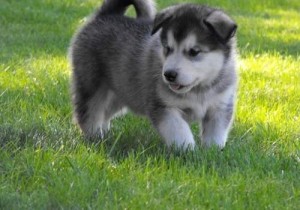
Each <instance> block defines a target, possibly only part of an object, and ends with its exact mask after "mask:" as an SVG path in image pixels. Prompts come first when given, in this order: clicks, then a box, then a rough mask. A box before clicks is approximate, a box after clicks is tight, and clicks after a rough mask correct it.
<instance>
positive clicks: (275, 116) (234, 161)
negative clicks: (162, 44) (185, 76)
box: [0, 0, 300, 209]
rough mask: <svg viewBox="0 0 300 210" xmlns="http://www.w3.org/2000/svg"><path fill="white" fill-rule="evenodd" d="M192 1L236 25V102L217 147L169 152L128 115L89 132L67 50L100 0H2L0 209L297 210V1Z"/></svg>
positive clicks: (161, 5) (299, 24)
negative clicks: (74, 105)
mask: <svg viewBox="0 0 300 210" xmlns="http://www.w3.org/2000/svg"><path fill="white" fill-rule="evenodd" d="M176 2H181V1H175V0H167V1H165V0H164V1H163V0H160V1H158V8H164V7H166V6H168V5H171V4H174V3H176ZM190 2H197V3H206V4H208V5H211V6H216V7H220V8H223V9H224V10H225V11H227V12H228V13H230V14H231V16H232V17H233V18H234V19H235V20H236V21H237V23H238V25H239V29H238V47H239V53H240V58H239V74H240V81H239V83H240V84H239V94H238V102H237V108H236V116H235V122H234V125H233V128H232V132H231V134H230V136H229V141H228V144H227V146H226V148H225V149H224V150H223V151H219V150H217V149H215V148H212V149H208V150H207V149H203V148H198V149H196V151H194V152H187V153H180V152H175V151H170V150H168V149H167V148H165V146H164V144H163V143H162V142H161V139H160V137H159V136H158V135H157V133H156V132H155V130H154V129H153V128H152V127H151V125H150V123H149V122H148V121H147V120H146V119H144V118H141V117H137V116H134V115H132V114H129V115H127V116H126V117H122V118H119V119H116V120H114V122H113V128H112V131H111V132H110V134H109V135H108V136H107V138H106V139H105V140H104V141H102V142H100V141H97V140H94V141H87V140H86V139H84V138H83V137H82V136H81V134H80V132H79V130H78V128H77V127H76V126H75V125H74V124H73V123H72V109H71V104H70V94H69V78H70V69H69V65H68V62H67V58H66V54H67V48H68V45H69V41H70V39H71V37H72V35H73V33H74V32H75V30H76V28H77V27H78V26H79V25H81V24H82V23H83V22H84V20H85V18H86V17H87V16H88V15H89V14H90V13H91V12H92V11H93V10H94V9H95V8H96V7H97V6H98V5H99V3H100V1H99V0H86V1H81V0H22V1H11V0H3V1H1V4H0V14H1V15H0V107H1V110H0V209H299V207H300V41H299V40H300V1H298V0H288V1H287V0H263V1H258V0H253V1H245V0H231V1H230V0H228V1H221V0H210V1H208V0H207V1H205V0H203V1H200V0H198V1H195V0H194V1H192V0H191V1H190ZM193 131H194V133H195V135H196V136H198V135H197V133H198V127H197V126H196V125H193Z"/></svg>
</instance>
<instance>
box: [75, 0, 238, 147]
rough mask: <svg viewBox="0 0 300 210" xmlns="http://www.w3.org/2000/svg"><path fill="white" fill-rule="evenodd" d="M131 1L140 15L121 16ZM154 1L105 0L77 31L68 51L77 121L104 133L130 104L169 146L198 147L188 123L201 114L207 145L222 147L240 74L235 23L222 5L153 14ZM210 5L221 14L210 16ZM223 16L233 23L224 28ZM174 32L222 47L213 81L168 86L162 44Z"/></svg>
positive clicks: (181, 37) (85, 129)
mask: <svg viewBox="0 0 300 210" xmlns="http://www.w3.org/2000/svg"><path fill="white" fill-rule="evenodd" d="M130 4H133V5H134V6H135V8H136V10H137V18H129V17H125V16H123V14H124V12H125V10H126V8H127V6H128V5H130ZM152 5H154V3H153V2H152V1H151V0H147V1H146V0H145V1H141V0H133V1H130V0H126V1H122V0H106V1H105V2H104V4H103V6H102V7H101V8H100V9H99V10H98V11H97V12H96V15H94V16H93V17H92V18H91V19H90V20H89V21H88V22H87V23H86V24H85V25H84V26H83V27H82V28H81V29H80V30H79V31H78V33H77V34H76V35H75V36H74V38H73V40H72V43H71V47H70V52H69V54H70V60H71V66H72V101H73V107H74V117H75V119H76V121H77V123H78V124H79V126H80V128H81V129H82V131H83V132H84V133H85V134H86V135H87V136H95V135H99V136H101V137H103V135H104V134H105V132H106V131H107V130H108V129H109V125H110V120H111V119H112V118H113V117H114V116H115V115H116V113H119V112H120V111H121V112H122V110H123V109H124V108H129V109H130V110H131V111H133V112H135V113H137V114H140V115H145V116H147V117H148V118H149V119H150V120H151V121H152V123H153V125H154V127H155V128H157V130H158V132H159V133H160V134H161V135H162V137H163V138H164V139H165V142H166V144H167V145H173V144H174V145H175V146H176V147H179V148H181V147H182V148H184V149H186V148H194V146H195V143H194V139H193V135H192V133H191V131H190V129H189V128H188V126H187V125H188V124H187V122H190V121H195V120H196V121H198V122H199V123H200V124H203V137H202V141H203V144H204V145H208V146H210V145H213V144H216V145H218V146H220V147H224V145H225V142H226V139H227V134H228V131H229V128H230V125H231V122H232V115H233V109H234V99H235V91H236V80H237V79H236V73H235V36H234V32H235V29H236V25H235V23H234V22H233V21H232V20H231V19H230V18H229V17H228V16H227V15H226V14H225V13H223V12H222V11H220V10H216V9H213V8H210V7H206V6H200V5H192V4H182V5H177V6H173V7H170V8H167V9H165V10H163V11H162V12H160V13H158V14H157V15H156V18H155V19H153V18H152V17H153V12H154V11H155V10H154V9H153V6H152ZM216 11H217V12H216ZM213 12H216V14H217V16H218V17H214V18H213V19H212V18H211V17H210V15H211V14H213ZM207 18H208V19H207ZM187 20H188V21H189V24H184V23H185V21H187ZM218 20H219V21H221V22H222V21H223V22H225V23H226V24H228V25H230V26H228V27H227V28H226V29H224V28H222V29H220V30H219V28H218V27H220V26H219V24H220V22H218ZM207 24H210V25H209V26H207ZM226 24H225V25H226ZM223 25H224V24H223ZM216 28H217V29H216ZM170 31H171V32H172V34H173V36H174V38H175V41H176V42H177V43H178V45H180V43H183V42H184V40H186V39H187V37H188V36H189V34H191V33H194V34H196V36H197V43H200V44H203V45H205V46H206V47H205V49H208V50H209V52H222V53H221V55H222V57H224V59H223V63H221V64H220V65H221V66H222V69H221V70H220V71H219V73H218V75H217V76H215V78H211V82H209V83H202V82H200V83H199V84H198V83H197V84H196V85H195V86H193V87H191V90H189V91H187V92H184V93H180V92H176V91H175V90H172V89H170V86H169V85H172V84H168V83H167V82H166V81H165V78H163V76H162V71H163V69H164V66H165V64H166V62H167V59H168V55H164V54H163V53H162V52H163V46H162V43H164V42H165V41H167V43H168V41H169V40H167V39H168V37H167V33H168V32H170ZM220 33H221V34H222V36H221V35H220ZM151 34H153V35H151ZM224 34H225V35H224ZM223 35H224V36H223ZM220 37H221V38H222V37H223V38H222V40H220ZM224 37H225V38H224ZM209 52H208V53H209ZM185 54H186V53H185ZM207 55H208V54H206V53H203V59H195V60H192V59H190V60H189V61H188V62H197V61H201V60H205V58H206V56H207ZM216 55H219V54H216ZM182 56H187V55H182ZM201 56H202V55H201ZM185 59H186V60H187V58H185ZM179 70H180V68H179ZM179 70H178V71H179ZM182 87H184V86H179V88H182ZM174 91H175V92H174ZM220 136H221V137H220Z"/></svg>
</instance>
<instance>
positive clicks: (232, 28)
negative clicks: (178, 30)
mask: <svg viewBox="0 0 300 210" xmlns="http://www.w3.org/2000/svg"><path fill="white" fill-rule="evenodd" d="M204 24H205V25H206V26H207V27H208V29H209V30H211V31H212V32H213V33H215V34H216V35H217V36H218V38H219V39H220V41H222V42H224V43H226V42H227V41H228V40H229V39H230V38H232V37H233V36H234V35H235V32H236V29H237V25H236V23H235V22H234V21H233V20H232V19H231V18H230V17H229V16H227V15H226V14H225V13H224V12H222V11H220V10H216V11H214V12H212V13H211V14H210V15H209V16H208V17H207V18H206V19H205V20H204Z"/></svg>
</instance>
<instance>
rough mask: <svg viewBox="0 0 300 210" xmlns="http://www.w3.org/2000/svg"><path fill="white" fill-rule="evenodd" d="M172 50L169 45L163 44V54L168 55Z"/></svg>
mask: <svg viewBox="0 0 300 210" xmlns="http://www.w3.org/2000/svg"><path fill="white" fill-rule="evenodd" d="M171 52H172V49H171V47H169V46H164V54H165V55H169V54H170V53H171Z"/></svg>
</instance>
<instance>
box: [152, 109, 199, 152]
mask: <svg viewBox="0 0 300 210" xmlns="http://www.w3.org/2000/svg"><path fill="white" fill-rule="evenodd" d="M155 115H160V116H151V117H152V121H153V123H154V125H155V126H156V128H157V129H158V132H159V133H160V135H161V136H162V137H163V138H164V140H165V142H166V144H167V145H168V146H175V147H176V148H178V149H184V150H186V149H192V150H193V149H194V147H195V141H194V137H193V134H192V131H191V129H190V127H189V125H188V123H187V122H186V121H185V120H184V119H183V118H182V116H181V114H180V112H179V111H178V110H176V109H164V110H161V111H159V112H155Z"/></svg>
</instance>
